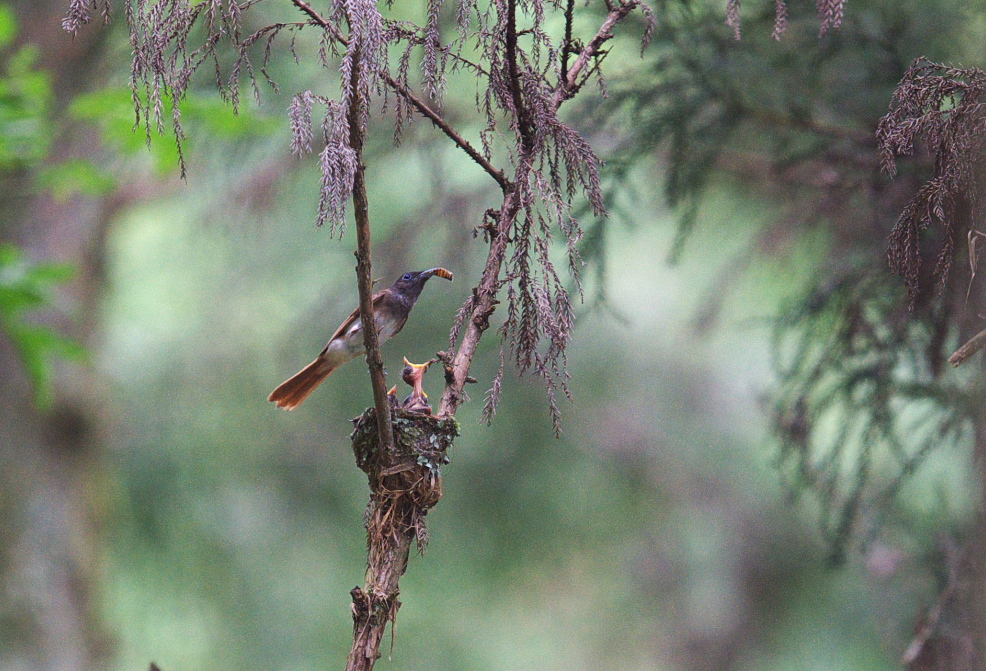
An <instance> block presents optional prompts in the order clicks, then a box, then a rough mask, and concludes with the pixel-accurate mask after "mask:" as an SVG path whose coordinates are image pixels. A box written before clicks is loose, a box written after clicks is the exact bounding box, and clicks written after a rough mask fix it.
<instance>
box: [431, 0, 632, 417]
mask: <svg viewBox="0 0 986 671" xmlns="http://www.w3.org/2000/svg"><path fill="white" fill-rule="evenodd" d="M639 6H640V2H639V0H626V1H625V2H622V3H620V4H618V5H613V6H612V7H611V9H610V12H609V14H608V15H607V16H606V19H605V20H604V21H603V24H602V26H601V27H600V28H599V31H598V32H597V33H596V35H595V37H593V38H592V40H590V41H589V43H588V44H587V45H586V46H585V48H584V49H582V51H581V52H579V55H578V57H577V58H576V59H575V62H574V63H572V67H571V69H570V70H569V71H568V78H567V79H566V80H564V82H560V83H559V86H558V89H557V90H556V92H555V96H554V98H553V99H552V106H553V108H554V110H555V111H557V110H558V108H559V107H560V106H561V104H562V103H564V102H565V101H566V100H568V99H569V98H571V97H572V96H574V95H575V94H576V93H577V92H578V88H579V86H580V85H578V84H577V81H578V76H579V73H580V72H582V70H583V69H585V67H586V65H587V64H588V63H589V61H590V60H591V59H592V57H593V56H595V55H596V54H597V53H599V50H600V48H601V47H602V45H603V44H604V43H605V42H606V41H607V40H609V39H611V38H612V37H613V33H612V29H613V27H614V26H615V25H616V24H617V23H619V22H620V21H622V20H623V19H625V18H626V17H627V16H628V15H629V14H630V12H631V11H633V10H634V9H636V8H637V7H639ZM511 10H513V11H516V8H515V0H509V4H508V12H509V11H511ZM508 22H509V26H510V27H509V28H508V33H507V36H506V37H507V39H506V40H505V49H506V50H507V58H506V60H507V64H508V67H511V75H513V74H514V73H516V65H515V64H514V65H513V66H511V65H510V64H511V63H515V61H514V60H513V59H514V58H515V57H516V53H515V52H513V51H512V50H514V49H516V37H517V35H516V33H515V31H516V23H515V21H514V20H511V17H508ZM511 33H513V36H512V37H511ZM511 85H512V86H515V87H518V88H516V89H515V92H514V95H515V101H514V105H515V107H516V106H518V105H520V109H523V101H522V100H520V90H519V80H517V79H516V77H514V81H513V82H512V84H511ZM518 124H519V125H520V124H521V121H520V119H518ZM521 135H522V137H523V131H521ZM532 150H533V147H529V146H528V145H527V144H526V143H524V144H523V146H522V147H521V154H520V157H519V160H518V162H517V172H516V174H515V175H514V178H513V180H512V186H511V188H510V189H507V190H505V191H504V196H503V205H502V206H501V207H500V211H499V213H498V214H497V225H496V227H495V228H493V229H492V230H491V231H490V237H491V240H490V251H489V254H488V255H487V257H486V266H485V268H484V269H483V275H482V278H481V279H480V282H479V284H478V285H477V286H476V288H475V289H474V290H473V295H472V296H471V297H470V298H469V299H468V302H467V303H466V306H467V309H468V310H469V318H468V319H469V321H468V323H467V324H466V329H465V333H464V334H463V336H462V341H461V343H460V344H459V347H458V349H457V350H456V352H455V354H454V355H452V354H451V353H450V355H449V356H448V357H446V359H445V362H444V363H445V380H446V382H445V391H444V393H443V394H442V401H441V403H440V405H439V408H438V416H439V417H447V416H451V415H454V414H455V413H456V411H457V410H458V408H459V406H460V405H461V404H462V401H463V399H464V398H465V394H464V391H463V390H464V388H465V385H466V383H467V381H468V380H469V379H470V378H469V369H470V367H471V366H472V361H473V358H474V357H475V355H476V349H477V347H479V341H480V339H482V337H483V333H485V332H486V330H487V329H489V327H490V317H491V316H492V314H493V312H494V311H495V310H496V305H497V303H498V302H499V301H498V300H497V298H496V297H497V294H498V293H499V290H500V286H501V281H500V271H501V270H502V268H503V262H504V259H505V258H506V252H507V244H508V243H509V241H510V230H511V228H512V227H513V225H514V222H515V221H516V219H517V213H518V212H519V211H520V207H521V193H520V191H521V189H522V188H523V185H525V184H526V183H527V180H528V178H529V177H530V173H531V165H532V163H533V159H534V157H533V156H532V155H531V152H532Z"/></svg>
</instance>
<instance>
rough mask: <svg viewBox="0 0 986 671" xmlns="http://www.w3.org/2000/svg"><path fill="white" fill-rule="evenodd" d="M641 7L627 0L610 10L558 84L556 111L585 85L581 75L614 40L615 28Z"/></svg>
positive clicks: (638, 2)
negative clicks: (580, 80) (591, 61)
mask: <svg viewBox="0 0 986 671" xmlns="http://www.w3.org/2000/svg"><path fill="white" fill-rule="evenodd" d="M639 6H640V0H625V1H624V2H620V3H619V4H616V5H613V6H612V7H611V8H610V11H609V14H607V15H606V20H605V21H603V25H601V26H600V27H599V30H598V31H597V32H596V35H595V36H594V37H593V38H592V39H591V40H589V43H588V44H586V45H585V47H584V48H583V49H582V51H581V52H579V55H578V57H577V58H576V59H575V62H574V63H572V67H571V69H569V70H568V72H566V73H565V78H564V79H562V80H561V81H560V82H558V87H557V88H556V89H555V96H554V98H553V99H552V101H551V102H552V106H553V107H554V109H555V110H557V109H558V108H559V107H560V106H561V104H562V103H563V102H564V101H566V100H568V99H569V98H571V97H572V96H574V95H575V94H576V93H578V90H579V89H580V88H582V84H584V83H585V82H581V83H580V82H579V74H580V73H581V72H582V70H584V69H585V67H586V65H588V64H589V61H590V60H592V59H593V58H594V57H595V56H597V55H598V54H599V51H600V50H601V49H602V46H603V45H604V44H605V43H606V42H608V41H609V40H611V39H612V38H613V27H614V26H615V25H616V24H617V23H619V22H620V21H622V20H623V19H625V18H626V17H627V16H628V15H629V14H630V12H632V11H633V10H635V9H636V8H637V7H639Z"/></svg>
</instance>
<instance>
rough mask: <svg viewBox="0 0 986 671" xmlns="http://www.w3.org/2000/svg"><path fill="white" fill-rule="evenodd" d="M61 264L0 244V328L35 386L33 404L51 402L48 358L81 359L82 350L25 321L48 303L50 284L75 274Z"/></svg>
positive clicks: (40, 404) (64, 338) (73, 343)
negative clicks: (29, 313)
mask: <svg viewBox="0 0 986 671" xmlns="http://www.w3.org/2000/svg"><path fill="white" fill-rule="evenodd" d="M74 272H75V271H74V268H73V267H72V266H70V265H68V264H64V263H35V262H32V261H30V260H28V259H27V258H26V257H25V255H24V253H23V251H21V250H20V249H18V248H17V247H15V246H13V245H9V244H7V245H4V244H0V331H2V332H4V333H6V335H7V336H8V337H9V338H10V339H11V341H12V342H13V344H14V347H15V349H16V350H17V354H18V356H19V358H20V360H21V363H22V364H23V366H24V370H25V372H26V373H27V376H28V378H29V379H30V380H31V385H32V387H33V389H34V396H35V403H36V404H37V405H38V406H39V407H45V406H46V405H48V404H50V402H51V395H52V392H51V361H52V359H54V358H59V359H67V360H72V361H83V360H85V358H86V356H87V355H86V351H85V349H84V348H83V347H82V346H81V345H80V344H78V343H76V342H75V341H73V340H71V339H69V338H66V337H64V336H62V335H61V334H59V333H57V332H56V331H54V330H53V329H51V328H49V327H46V326H37V325H34V324H29V323H27V322H25V321H24V319H23V316H24V313H25V312H27V311H29V310H32V309H37V308H41V307H45V306H47V305H50V304H51V299H50V292H51V289H52V288H53V287H55V286H56V285H58V284H63V283H64V282H66V281H68V280H69V279H71V278H72V276H73V275H74Z"/></svg>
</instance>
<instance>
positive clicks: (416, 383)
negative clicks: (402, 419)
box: [401, 357, 433, 415]
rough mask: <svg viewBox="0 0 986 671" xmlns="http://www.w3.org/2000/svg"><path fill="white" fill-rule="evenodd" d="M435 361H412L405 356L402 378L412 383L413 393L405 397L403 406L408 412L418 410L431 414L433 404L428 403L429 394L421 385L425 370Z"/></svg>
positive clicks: (424, 413) (423, 413)
mask: <svg viewBox="0 0 986 671" xmlns="http://www.w3.org/2000/svg"><path fill="white" fill-rule="evenodd" d="M432 363H433V361H429V362H428V363H411V362H410V361H408V360H407V357H404V370H403V371H401V379H402V380H404V382H406V383H407V384H409V385H411V394H410V395H409V396H408V397H407V398H405V399H404V405H403V408H404V409H405V410H407V411H408V412H418V413H421V414H422V415H430V414H431V406H430V405H429V404H428V394H426V393H425V390H424V387H423V386H421V383H422V380H424V377H425V371H426V370H428V366H430V365H431V364H432Z"/></svg>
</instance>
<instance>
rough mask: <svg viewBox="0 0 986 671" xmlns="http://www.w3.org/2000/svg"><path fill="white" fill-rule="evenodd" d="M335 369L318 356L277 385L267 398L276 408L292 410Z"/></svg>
mask: <svg viewBox="0 0 986 671" xmlns="http://www.w3.org/2000/svg"><path fill="white" fill-rule="evenodd" d="M335 369H336V367H335V366H333V365H332V364H330V363H329V362H328V361H326V360H325V359H323V358H322V357H319V358H317V359H315V360H314V361H312V362H311V363H310V364H308V365H307V366H305V367H304V368H302V369H301V370H300V371H298V372H297V373H295V374H294V375H292V376H291V377H290V378H288V379H287V380H285V381H284V382H282V383H281V384H280V385H278V387H277V389H275V390H274V391H272V392H271V393H270V396H268V397H267V400H268V401H270V402H272V403H275V404H276V405H277V407H278V408H284V409H285V410H294V409H295V408H297V407H298V406H299V405H301V402H302V401H304V400H305V399H306V398H308V395H309V394H310V393H312V392H313V391H315V388H316V387H317V386H318V385H320V384H322V382H323V381H324V380H325V378H327V377H328V376H329V374H330V373H331V372H332V371H334V370H335Z"/></svg>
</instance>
